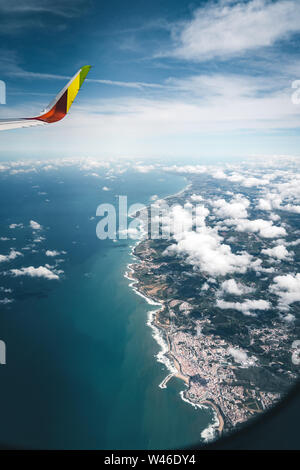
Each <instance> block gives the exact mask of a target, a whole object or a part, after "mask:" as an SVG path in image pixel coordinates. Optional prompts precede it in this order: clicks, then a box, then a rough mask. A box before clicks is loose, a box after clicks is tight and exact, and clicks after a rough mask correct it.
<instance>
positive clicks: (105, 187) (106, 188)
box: [102, 186, 110, 191]
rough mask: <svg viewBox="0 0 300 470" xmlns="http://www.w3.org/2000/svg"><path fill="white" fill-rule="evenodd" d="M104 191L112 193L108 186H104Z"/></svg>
mask: <svg viewBox="0 0 300 470" xmlns="http://www.w3.org/2000/svg"><path fill="white" fill-rule="evenodd" d="M102 191H110V188H108V187H107V186H103V188H102Z"/></svg>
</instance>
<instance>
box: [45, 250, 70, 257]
mask: <svg viewBox="0 0 300 470" xmlns="http://www.w3.org/2000/svg"><path fill="white" fill-rule="evenodd" d="M65 253H66V252H65V251H57V250H46V256H50V257H55V256H59V255H64V254H65Z"/></svg>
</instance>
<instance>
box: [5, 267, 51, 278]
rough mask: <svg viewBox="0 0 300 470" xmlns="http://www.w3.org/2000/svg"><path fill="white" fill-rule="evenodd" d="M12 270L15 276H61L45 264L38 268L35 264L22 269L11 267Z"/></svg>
mask: <svg viewBox="0 0 300 470" xmlns="http://www.w3.org/2000/svg"><path fill="white" fill-rule="evenodd" d="M10 272H11V273H12V274H13V275H14V276H29V277H40V278H44V279H50V280H52V279H59V276H58V275H57V274H56V273H54V272H53V271H51V270H50V269H49V268H47V267H45V266H39V267H38V268H34V267H33V266H28V267H27V268H20V269H11V270H10Z"/></svg>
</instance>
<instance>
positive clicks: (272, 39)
mask: <svg viewBox="0 0 300 470" xmlns="http://www.w3.org/2000/svg"><path fill="white" fill-rule="evenodd" d="M274 25H276V27H275V26H274ZM299 31H300V5H299V2H298V1H297V0H277V1H276V2H271V1H269V0H250V1H247V2H233V1H224V0H223V1H222V0H219V1H218V2H214V3H211V5H207V4H206V5H205V6H203V7H202V8H199V9H197V10H196V11H195V13H194V18H193V19H192V20H191V21H188V22H186V23H184V24H183V26H181V27H179V28H177V47H176V48H175V50H174V51H173V52H171V53H170V55H173V56H175V57H178V58H181V59H186V60H193V61H203V60H207V59H210V58H214V57H221V58H224V57H227V58H228V57H229V56H236V55H243V54H245V53H246V52H248V51H254V50H255V49H258V48H261V47H270V46H272V45H273V44H275V43H276V42H277V41H278V40H281V39H287V38H288V37H289V36H291V35H292V34H293V33H296V32H299ZM175 33H176V32H175Z"/></svg>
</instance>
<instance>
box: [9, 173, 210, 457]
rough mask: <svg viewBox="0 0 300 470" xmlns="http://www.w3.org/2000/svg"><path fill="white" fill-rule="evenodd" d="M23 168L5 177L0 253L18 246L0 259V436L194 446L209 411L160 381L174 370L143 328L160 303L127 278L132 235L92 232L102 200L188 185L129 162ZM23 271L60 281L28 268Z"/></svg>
mask: <svg viewBox="0 0 300 470" xmlns="http://www.w3.org/2000/svg"><path fill="white" fill-rule="evenodd" d="M20 169H21V170H22V167H19V166H15V167H11V166H10V167H9V169H7V170H4V171H1V172H0V197H1V201H2V202H1V209H0V237H1V238H0V254H1V255H3V256H7V255H9V253H11V250H12V249H13V250H14V251H15V252H17V253H20V254H17V255H12V256H11V258H10V259H6V260H3V261H2V262H1V263H0V272H1V277H0V287H1V292H0V294H1V299H2V300H3V301H4V299H7V300H8V301H11V302H10V303H9V302H8V301H7V300H6V303H4V302H2V303H0V339H1V340H2V341H4V342H5V344H6V364H5V365H0V400H1V402H0V403H1V420H0V443H2V444H4V445H7V446H10V447H14V446H17V447H21V448H49V449H61V448H68V449H112V450H113V449H165V448H178V447H181V448H182V447H184V446H188V445H192V444H195V443H197V442H200V439H201V437H200V436H201V433H202V432H203V431H204V430H205V429H207V428H208V427H209V426H210V425H211V424H212V423H213V421H214V414H213V411H212V410H211V409H209V408H203V409H195V408H194V407H193V406H191V405H190V404H188V403H186V402H184V401H183V400H182V399H181V397H180V391H182V390H183V389H184V387H185V386H184V384H183V382H181V381H180V380H179V379H177V378H172V379H171V380H170V381H169V382H168V386H167V388H165V389H161V388H160V387H159V384H160V383H161V382H162V380H163V379H164V378H165V377H166V376H167V375H168V373H169V372H168V370H167V368H166V367H165V365H164V364H162V363H160V362H158V361H157V359H156V356H157V354H158V353H159V351H160V346H159V345H158V343H157V342H156V341H155V340H154V338H153V331H152V329H151V328H149V326H147V319H148V315H149V310H151V309H152V310H155V308H157V307H155V306H151V305H149V304H148V303H147V302H146V301H145V299H143V298H142V297H140V296H138V295H136V293H135V292H134V291H133V289H132V288H131V287H130V281H129V280H128V279H126V277H125V276H124V274H125V272H126V269H127V265H128V263H130V262H132V256H131V248H132V247H133V245H134V244H135V243H136V240H119V241H118V242H116V243H114V242H113V241H111V240H99V239H98V238H97V236H96V225H97V223H98V221H99V218H97V217H96V208H97V206H98V205H99V204H101V203H110V204H115V203H116V201H117V196H118V195H127V196H128V203H129V204H132V203H137V202H139V203H144V204H149V202H150V198H151V197H152V196H153V195H157V196H159V197H160V198H161V197H165V196H167V195H170V194H174V193H177V192H178V191H179V190H181V189H183V188H184V187H185V186H186V184H187V182H186V180H185V179H184V178H182V177H180V176H176V175H171V174H167V173H164V172H162V171H151V172H150V173H149V172H137V171H133V170H132V169H130V167H128V168H127V169H126V171H125V172H123V171H120V169H119V170H118V171H116V170H114V171H113V172H112V171H111V170H108V169H107V168H105V166H104V167H103V168H98V167H96V168H92V167H88V166H86V165H84V164H81V165H77V164H76V165H73V164H70V165H51V164H49V165H48V167H46V166H41V165H35V164H31V167H30V168H28V164H27V167H26V169H27V170H28V169H29V170H30V171H27V172H24V171H19V170H20ZM14 170H16V171H14ZM103 188H104V189H103ZM30 221H34V222H36V223H38V224H39V225H40V227H39V228H38V229H37V228H36V227H37V226H35V225H34V224H33V225H32V224H31V225H30ZM47 251H50V252H52V256H49V255H48V256H47V255H46V252H47ZM54 252H55V255H54ZM30 266H33V267H35V268H37V267H39V266H44V267H47V269H49V270H50V271H51V272H55V273H57V276H58V277H59V279H58V280H57V279H46V278H44V277H36V276H34V277H32V276H31V275H30V274H29V271H28V270H27V271H26V273H27V275H25V272H24V268H28V267H30ZM12 269H15V270H17V271H11V270H12ZM1 299H0V301H1Z"/></svg>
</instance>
